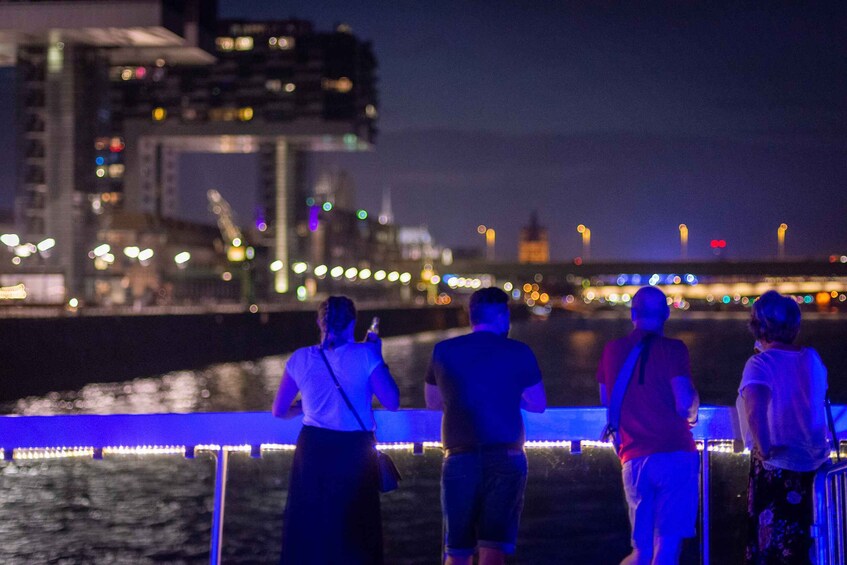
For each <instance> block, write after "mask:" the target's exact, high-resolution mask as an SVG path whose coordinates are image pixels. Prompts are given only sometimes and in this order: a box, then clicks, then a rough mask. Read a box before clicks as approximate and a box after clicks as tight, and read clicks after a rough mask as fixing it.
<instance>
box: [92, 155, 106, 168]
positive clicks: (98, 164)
mask: <svg viewBox="0 0 847 565" xmlns="http://www.w3.org/2000/svg"><path fill="white" fill-rule="evenodd" d="M94 162H95V163H97V166H98V167H99V166H100V165H105V164H106V159H104V158H103V157H97V158H96V159H94Z"/></svg>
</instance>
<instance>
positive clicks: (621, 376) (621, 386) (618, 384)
mask: <svg viewBox="0 0 847 565" xmlns="http://www.w3.org/2000/svg"><path fill="white" fill-rule="evenodd" d="M650 337H651V335H650V334H648V335H647V336H645V337H644V338H643V339H642V340H641V341H639V342H638V343H636V344H635V347H633V348H632V351H630V352H629V355H628V356H627V358H626V361H624V364H623V367H621V370H620V371H618V376H617V378H616V379H615V384H614V386H613V387H612V396H611V398H610V399H609V406H608V407H607V408H606V431H607V432H612V433H614V432H617V431H618V428H619V427H620V424H621V406H622V405H623V398H624V396H625V395H626V391H627V389H628V388H629V383H630V382H632V375H633V373H635V364H636V363H638V358H639V357H641V352H642V351H643V350H644V346H645V345H646V343H647V341H648V340H649V339H650Z"/></svg>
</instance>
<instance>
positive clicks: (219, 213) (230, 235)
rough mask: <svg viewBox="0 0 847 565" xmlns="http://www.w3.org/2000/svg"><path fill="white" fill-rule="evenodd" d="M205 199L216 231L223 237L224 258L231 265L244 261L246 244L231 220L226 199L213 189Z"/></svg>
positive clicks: (230, 208)
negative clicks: (207, 201)
mask: <svg viewBox="0 0 847 565" xmlns="http://www.w3.org/2000/svg"><path fill="white" fill-rule="evenodd" d="M206 197H207V198H208V199H209V210H211V211H212V213H213V214H214V215H215V218H217V221H218V229H220V230H221V235H222V236H223V240H224V247H225V248H226V258H227V259H229V260H230V261H232V262H233V263H238V262H241V261H244V260H245V259H246V258H247V255H246V252H245V250H246V246H245V243H246V242H245V241H244V236H243V235H242V234H241V229H240V228H239V227H238V226H237V225H235V222H234V221H233V219H232V217H233V214H232V207H230V205H229V202H227V201H226V198H224V197H223V196H221V193H220V192H218V191H217V190H215V189H214V188H212V189H210V190H209V191H208V192H206Z"/></svg>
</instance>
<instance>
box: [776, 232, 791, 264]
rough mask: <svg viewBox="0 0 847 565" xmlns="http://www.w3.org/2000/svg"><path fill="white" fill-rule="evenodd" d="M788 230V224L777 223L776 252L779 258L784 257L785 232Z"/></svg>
mask: <svg viewBox="0 0 847 565" xmlns="http://www.w3.org/2000/svg"><path fill="white" fill-rule="evenodd" d="M787 231H788V224H779V227H778V228H777V229H776V254H777V257H779V258H780V259H785V232H787Z"/></svg>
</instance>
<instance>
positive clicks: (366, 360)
mask: <svg viewBox="0 0 847 565" xmlns="http://www.w3.org/2000/svg"><path fill="white" fill-rule="evenodd" d="M324 352H325V353H326V357H327V360H328V361H329V363H330V365H331V366H332V370H333V371H334V372H335V376H336V378H338V382H339V383H341V387H342V388H343V389H344V392H345V393H347V398H349V399H350V402H351V403H352V404H353V407H354V408H355V409H356V412H357V413H358V414H359V418H361V419H362V422H363V423H364V424H365V427H366V428H367V429H369V430H371V431H373V430H374V429H375V428H376V424H375V422H374V417H373V408H372V404H371V402H372V400H371V399H372V397H373V390H372V389H371V385H370V376H371V373H373V371H374V369H376V368H377V367H378V366H379V365H381V364H382V362H383V361H382V358H381V357H380V356H379V354H378V353H377V352H376V351H375V350H374V348H373V346H372V345H370V344H367V343H355V342H348V343H346V344H344V345H341V346H339V347H336V348H335V349H326V350H324ZM285 370H286V371H288V374H289V375H291V377H292V378H293V379H294V382H295V383H297V387H298V388H299V389H300V392H301V394H302V397H303V424H305V425H308V426H315V427H318V428H326V429H330V430H338V431H345V432H346V431H362V427H361V426H360V425H359V423H358V422H357V421H356V417H355V416H353V413H352V412H351V411H350V409H349V408H348V407H347V404H346V403H345V402H344V398H342V396H341V393H340V392H339V391H338V390H337V389H336V388H335V383H334V382H333V380H332V377H331V376H330V374H329V370H328V369H327V367H326V364H325V363H324V360H323V358H322V357H321V352H320V346H317V345H312V346H310V347H302V348H300V349H298V350H297V351H295V352H294V353H293V354H292V355H291V358H290V359H289V360H288V363H287V364H286V365H285Z"/></svg>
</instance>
